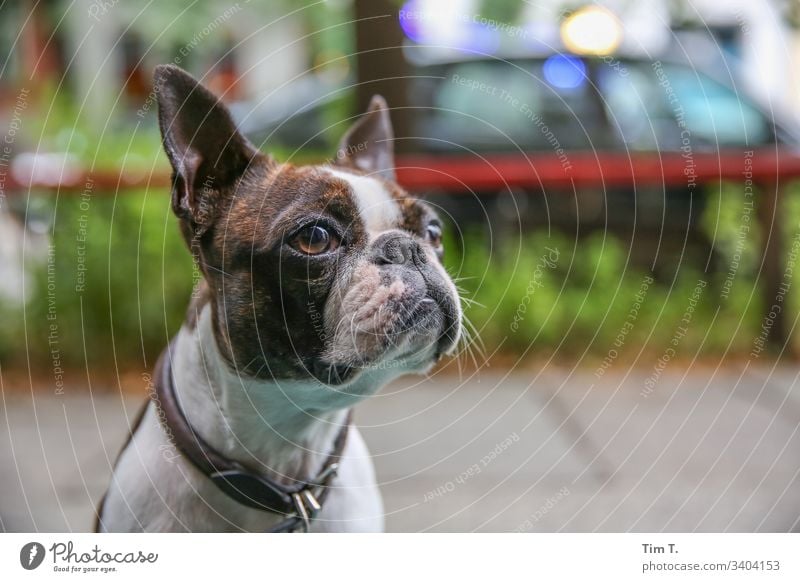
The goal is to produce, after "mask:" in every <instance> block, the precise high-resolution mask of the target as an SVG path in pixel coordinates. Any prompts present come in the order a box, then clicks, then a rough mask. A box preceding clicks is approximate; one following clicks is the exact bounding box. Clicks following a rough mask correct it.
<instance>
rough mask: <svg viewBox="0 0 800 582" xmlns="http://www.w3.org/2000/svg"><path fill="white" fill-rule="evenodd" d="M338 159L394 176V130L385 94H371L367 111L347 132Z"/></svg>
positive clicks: (337, 154) (348, 164) (366, 169)
mask: <svg viewBox="0 0 800 582" xmlns="http://www.w3.org/2000/svg"><path fill="white" fill-rule="evenodd" d="M336 163H337V164H338V165H341V166H349V167H353V168H358V169H359V170H363V171H364V172H369V173H375V174H379V175H380V176H381V177H383V178H386V179H388V180H394V131H392V120H391V119H390V118H389V108H388V107H387V106H386V100H385V99H384V98H383V97H381V96H380V95H375V96H374V97H372V101H370V104H369V108H368V109H367V112H366V113H365V114H364V115H362V116H361V119H359V120H358V121H356V122H355V124H353V126H352V127H351V128H350V129H348V130H347V132H346V133H345V134H344V136H343V137H342V140H341V141H340V142H339V148H338V149H337V150H336Z"/></svg>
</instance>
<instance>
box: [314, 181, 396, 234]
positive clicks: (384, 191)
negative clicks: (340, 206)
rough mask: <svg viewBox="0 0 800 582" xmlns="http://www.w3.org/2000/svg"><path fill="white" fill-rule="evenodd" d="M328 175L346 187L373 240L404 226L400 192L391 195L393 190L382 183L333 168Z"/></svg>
mask: <svg viewBox="0 0 800 582" xmlns="http://www.w3.org/2000/svg"><path fill="white" fill-rule="evenodd" d="M326 171H327V172H329V173H330V174H331V175H332V176H333V177H334V178H335V179H336V180H341V181H342V182H344V183H345V184H346V190H345V192H346V193H347V195H348V196H350V198H351V200H352V202H353V206H354V208H355V209H356V210H357V212H358V217H359V218H360V220H361V224H362V226H363V228H364V231H365V232H366V234H367V236H368V237H369V238H370V239H372V238H375V236H376V235H378V234H379V233H381V232H384V231H386V230H390V229H392V228H398V227H400V226H401V225H402V224H403V223H404V222H405V221H404V220H403V216H402V214H403V213H402V207H401V205H400V200H399V195H398V193H397V191H394V192H392V191H390V189H391V186H390V185H389V184H387V183H386V182H384V181H383V180H379V179H377V178H373V177H370V176H362V175H358V174H353V173H351V172H347V171H343V170H336V169H332V168H331V169H327V170H326Z"/></svg>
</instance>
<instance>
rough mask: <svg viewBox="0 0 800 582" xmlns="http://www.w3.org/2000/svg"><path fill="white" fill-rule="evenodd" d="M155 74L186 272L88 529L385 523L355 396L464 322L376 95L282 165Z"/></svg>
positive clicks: (455, 336)
mask: <svg viewBox="0 0 800 582" xmlns="http://www.w3.org/2000/svg"><path fill="white" fill-rule="evenodd" d="M154 90H155V94H156V101H157V104H158V119H159V126H160V129H161V134H162V140H163V146H164V150H165V152H166V154H167V157H168V158H169V161H170V164H171V166H172V170H173V174H172V191H171V206H172V210H173V211H174V213H175V214H176V215H177V218H178V222H179V225H180V229H181V232H182V235H183V237H184V239H185V240H186V243H187V245H188V247H189V249H190V250H191V253H192V255H193V258H194V261H195V265H196V268H197V269H198V270H199V272H200V273H201V275H202V278H201V282H200V283H199V285H198V287H197V288H196V289H195V292H194V293H193V296H192V300H191V301H190V305H189V309H188V313H187V318H186V321H185V322H184V324H183V326H182V327H181V329H180V331H179V332H178V334H177V335H176V336H175V338H174V339H173V341H172V343H171V344H170V346H169V347H168V348H167V349H166V350H165V351H164V352H163V353H162V355H161V358H160V360H159V363H158V364H157V366H156V372H155V373H154V375H153V384H154V387H153V389H152V390H151V398H150V399H148V402H147V403H146V404H145V407H144V408H143V411H142V412H141V414H140V417H139V419H138V421H137V422H136V423H135V427H134V428H133V429H132V431H131V436H130V437H129V441H128V443H127V444H126V445H125V446H124V447H123V450H122V451H121V453H120V455H119V457H118V459H117V462H116V464H115V467H114V471H113V475H112V479H111V483H110V485H109V488H108V491H107V492H106V495H105V496H104V499H103V500H102V501H101V504H100V507H99V508H98V512H97V523H96V530H97V531H103V532H106V531H108V532H131V531H147V532H173V531H193V532H194V531H203V532H214V531H251V532H265V531H312V532H322V531H350V532H374V531H382V530H383V506H382V501H381V497H380V494H379V491H378V487H377V484H376V480H375V473H374V469H373V467H372V463H371V460H370V456H369V452H368V450H367V448H366V446H365V444H364V441H363V439H362V437H361V435H360V434H359V432H358V430H357V429H356V428H355V427H354V426H352V425H351V424H350V420H349V419H350V414H351V409H352V407H353V406H354V405H355V404H356V403H358V402H359V401H361V400H363V399H365V398H366V397H368V396H370V395H372V394H374V393H375V392H376V391H378V390H379V389H380V388H381V387H382V386H383V385H385V384H386V383H387V382H389V381H390V380H392V379H393V378H396V377H398V376H400V375H402V374H405V373H409V372H416V373H420V372H425V371H428V370H429V369H430V368H431V367H432V366H433V365H434V364H435V363H436V362H437V361H438V360H439V359H440V358H441V357H442V356H444V355H448V354H451V353H452V352H453V351H454V350H455V346H456V345H457V344H458V342H459V338H460V336H461V316H462V312H461V307H460V299H459V295H458V293H457V291H456V288H455V286H454V284H453V282H452V280H451V278H450V277H449V276H448V274H447V272H446V271H445V269H444V267H443V265H442V262H441V259H442V222H441V220H440V218H439V217H438V216H437V214H436V213H435V212H434V210H433V209H432V208H431V207H430V206H429V205H428V204H426V203H424V202H422V201H420V200H418V199H415V198H413V197H410V196H409V195H407V193H406V192H405V191H404V190H403V189H402V188H401V187H400V186H399V185H398V184H397V183H396V181H395V173H394V154H393V139H394V137H393V130H392V126H391V121H390V117H389V111H388V108H387V105H386V102H385V101H384V100H383V98H381V97H380V96H377V95H376V96H375V97H373V99H372V101H371V103H370V106H369V109H368V111H367V112H366V113H365V114H364V115H362V116H361V117H360V118H359V119H358V120H357V121H356V122H355V123H354V124H353V125H352V126H351V127H350V128H349V130H347V132H346V133H345V134H344V137H343V138H342V141H341V143H340V144H339V147H338V150H337V154H336V156H335V158H334V159H333V160H332V161H331V162H329V163H326V164H321V165H309V166H295V165H292V164H289V163H278V162H277V161H276V160H274V159H273V158H272V157H270V156H269V155H267V154H264V153H262V152H261V151H259V149H257V148H256V147H255V146H253V145H252V144H251V143H250V142H249V141H248V140H247V139H246V138H245V137H244V136H243V135H242V134H241V133H240V132H239V131H238V130H237V129H236V126H235V124H234V122H233V121H232V118H231V115H230V113H229V111H228V110H227V109H226V107H225V106H224V105H223V104H222V103H221V102H220V101H219V100H218V99H217V98H216V97H215V96H214V95H213V94H212V93H210V92H209V91H208V90H207V89H205V88H204V87H203V86H202V85H201V84H200V83H199V82H198V81H197V80H195V79H194V78H193V77H191V76H190V75H189V74H188V73H186V72H185V71H183V70H181V69H180V68H178V67H175V66H171V65H162V66H159V67H157V68H156V70H155V76H154Z"/></svg>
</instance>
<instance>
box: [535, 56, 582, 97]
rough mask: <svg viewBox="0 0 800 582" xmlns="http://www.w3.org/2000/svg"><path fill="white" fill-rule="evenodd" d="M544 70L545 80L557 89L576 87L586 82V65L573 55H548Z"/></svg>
mask: <svg viewBox="0 0 800 582" xmlns="http://www.w3.org/2000/svg"><path fill="white" fill-rule="evenodd" d="M542 70H543V72H544V78H545V80H546V81H547V82H548V83H550V85H552V86H553V87H555V88H557V89H576V88H578V87H580V86H581V85H583V84H584V83H586V65H585V64H584V63H583V61H582V60H581V59H580V58H578V57H575V56H572V55H553V56H551V57H548V58H547V60H545V62H544V66H543V68H542Z"/></svg>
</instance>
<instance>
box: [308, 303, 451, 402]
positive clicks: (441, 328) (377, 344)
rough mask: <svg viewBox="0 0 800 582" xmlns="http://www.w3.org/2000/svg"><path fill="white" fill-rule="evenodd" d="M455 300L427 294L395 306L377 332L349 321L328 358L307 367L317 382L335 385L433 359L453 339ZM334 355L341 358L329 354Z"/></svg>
mask: <svg viewBox="0 0 800 582" xmlns="http://www.w3.org/2000/svg"><path fill="white" fill-rule="evenodd" d="M455 301H456V300H454V299H453V298H451V297H450V296H449V295H447V294H445V293H442V294H441V295H440V296H437V295H435V294H428V295H426V296H425V297H423V298H422V299H421V300H419V301H418V302H417V303H416V304H415V305H414V306H413V307H407V306H403V305H398V306H397V308H396V311H395V313H394V314H393V317H392V318H391V323H390V324H388V325H383V326H379V328H380V329H381V332H380V333H376V328H375V327H374V326H373V325H369V324H370V323H372V322H362V325H363V327H362V326H360V325H359V324H358V323H354V324H353V327H352V329H351V330H350V333H349V334H347V336H346V337H339V338H338V342H336V343H338V345H334V346H332V349H330V351H329V352H328V357H324V356H323V357H320V358H317V359H315V360H314V361H313V362H311V363H310V365H309V366H308V370H309V372H310V373H311V375H312V376H313V377H314V378H315V379H316V380H318V381H319V382H321V383H323V384H327V385H329V386H341V385H344V384H347V383H349V382H351V381H353V380H354V379H355V378H356V377H357V376H358V375H359V374H360V373H361V372H364V371H367V370H378V369H387V370H388V369H395V368H396V369H398V370H399V369H407V370H408V371H413V370H414V369H416V368H420V367H424V366H426V365H429V364H432V363H435V362H437V361H438V360H439V359H440V358H441V357H442V356H443V355H445V354H448V353H450V352H452V350H453V348H454V347H455V345H456V343H457V342H458V338H459V335H460V321H459V310H458V308H457V305H456V304H455ZM338 354H341V357H339V358H337V357H335V356H334V355H338ZM330 356H334V357H330ZM337 360H338V361H337Z"/></svg>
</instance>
